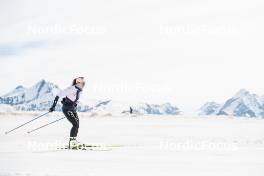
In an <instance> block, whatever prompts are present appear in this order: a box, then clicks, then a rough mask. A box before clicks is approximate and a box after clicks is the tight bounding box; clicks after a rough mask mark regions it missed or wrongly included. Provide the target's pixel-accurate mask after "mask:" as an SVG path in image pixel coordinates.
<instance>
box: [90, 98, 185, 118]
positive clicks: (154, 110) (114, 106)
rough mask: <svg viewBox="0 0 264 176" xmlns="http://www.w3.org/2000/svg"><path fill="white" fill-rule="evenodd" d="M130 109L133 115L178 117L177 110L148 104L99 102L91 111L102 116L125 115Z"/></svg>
mask: <svg viewBox="0 0 264 176" xmlns="http://www.w3.org/2000/svg"><path fill="white" fill-rule="evenodd" d="M130 108H132V110H133V113H134V114H155V115H178V114H180V110H179V108H177V107H176V106H173V105H171V104H170V103H165V104H161V105H159V104H148V103H124V102H117V101H112V100H107V101H99V102H97V104H95V105H94V106H93V107H92V109H91V111H92V112H96V113H103V114H120V113H122V114H127V113H129V112H130Z"/></svg>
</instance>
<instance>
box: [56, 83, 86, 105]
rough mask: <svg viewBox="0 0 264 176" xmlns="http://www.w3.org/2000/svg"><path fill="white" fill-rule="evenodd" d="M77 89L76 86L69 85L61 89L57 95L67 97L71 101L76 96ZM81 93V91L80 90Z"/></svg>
mask: <svg viewBox="0 0 264 176" xmlns="http://www.w3.org/2000/svg"><path fill="white" fill-rule="evenodd" d="M78 90H79V89H78V88H77V87H76V86H70V87H68V88H66V89H64V90H62V91H61V92H60V93H59V94H58V95H57V96H58V97H60V98H65V97H67V98H69V99H70V100H71V101H73V102H74V101H75V100H76V96H77V91H78ZM80 94H81V92H80Z"/></svg>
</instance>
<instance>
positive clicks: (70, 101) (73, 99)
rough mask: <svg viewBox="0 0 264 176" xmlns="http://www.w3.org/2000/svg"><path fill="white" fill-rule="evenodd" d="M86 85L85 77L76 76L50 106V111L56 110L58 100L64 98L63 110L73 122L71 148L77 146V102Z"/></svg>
mask: <svg viewBox="0 0 264 176" xmlns="http://www.w3.org/2000/svg"><path fill="white" fill-rule="evenodd" d="M84 86H85V80H84V77H78V78H75V79H74V80H73V82H72V85H71V86H70V87H68V88H66V89H65V90H62V91H61V92H60V93H59V94H58V95H57V96H56V97H55V99H54V102H53V105H52V107H51V108H50V110H49V111H50V112H53V111H54V110H55V107H56V105H57V102H58V100H59V99H60V98H62V101H61V103H62V112H63V114H64V115H65V116H66V118H67V119H68V120H69V121H70V122H71V124H72V128H71V132H70V140H69V148H74V147H76V146H77V144H78V142H77V141H76V137H77V134H78V129H79V118H78V114H77V104H78V100H79V98H80V93H81V92H82V90H83V88H84Z"/></svg>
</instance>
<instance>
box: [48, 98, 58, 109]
mask: <svg viewBox="0 0 264 176" xmlns="http://www.w3.org/2000/svg"><path fill="white" fill-rule="evenodd" d="M59 98H60V97H59V96H56V97H55V99H54V101H53V104H52V106H51V108H50V109H49V111H50V112H53V111H54V110H55V107H56V105H57V103H58V100H59Z"/></svg>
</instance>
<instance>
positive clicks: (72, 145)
mask: <svg viewBox="0 0 264 176" xmlns="http://www.w3.org/2000/svg"><path fill="white" fill-rule="evenodd" d="M79 145H80V142H78V141H77V140H76V137H70V140H69V149H72V150H78V149H79Z"/></svg>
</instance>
